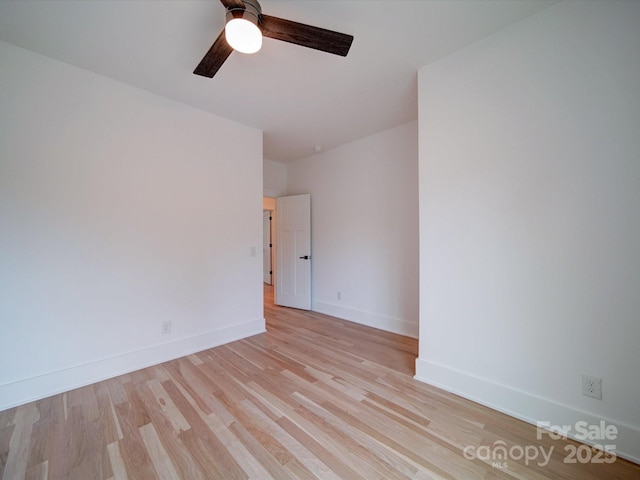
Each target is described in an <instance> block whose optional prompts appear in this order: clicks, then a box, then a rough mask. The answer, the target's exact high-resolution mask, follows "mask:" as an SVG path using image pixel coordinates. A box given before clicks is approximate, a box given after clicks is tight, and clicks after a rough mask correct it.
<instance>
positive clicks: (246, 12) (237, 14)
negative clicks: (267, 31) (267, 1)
mask: <svg viewBox="0 0 640 480" xmlns="http://www.w3.org/2000/svg"><path fill="white" fill-rule="evenodd" d="M243 3H244V8H240V7H235V6H231V7H229V8H227V18H226V21H227V22H229V21H230V20H233V19H234V18H244V19H246V20H249V21H250V22H252V23H255V24H256V25H259V24H260V15H262V7H260V4H259V3H258V2H257V1H256V0H244V2H243Z"/></svg>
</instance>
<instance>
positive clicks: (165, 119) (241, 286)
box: [0, 43, 264, 409]
mask: <svg viewBox="0 0 640 480" xmlns="http://www.w3.org/2000/svg"><path fill="white" fill-rule="evenodd" d="M0 65H2V68H1V69H0V322H1V334H0V409H4V408H6V407H9V406H12V405H16V404H20V403H23V402H26V401H29V400H31V399H34V398H38V397H42V396H46V395H49V394H52V393H55V392H59V391H64V390H69V389H71V388H73V387H75V386H79V385H82V384H88V383H92V382H94V381H96V380H99V379H102V378H106V377H110V376H113V375H116V374H119V373H123V372H126V371H131V370H134V369H137V368H140V367H142V366H145V365H150V364H154V363H158V362H160V361H163V360H167V359H169V358H174V357H178V356H181V355H184V354H186V353H190V352H194V351H198V350H202V349H205V348H208V347H210V346H214V345H219V344H221V343H225V342H228V341H230V340H233V339H236V338H240V337H245V336H247V335H251V334H254V333H258V332H260V331H263V330H264V319H263V313H262V287H261V283H262V258H261V256H260V255H256V256H255V257H251V256H250V252H251V247H256V248H258V250H257V251H258V252H259V251H260V250H259V247H260V245H261V242H262V239H261V235H262V217H261V215H262V212H261V210H262V209H261V202H262V134H261V132H260V131H258V130H255V129H251V128H247V127H244V126H241V125H238V124H235V123H232V122H230V121H227V120H224V119H221V118H219V117H215V116H213V115H211V114H208V113H205V112H202V111H199V110H196V109H193V108H191V107H188V106H186V105H183V104H180V103H176V102H173V101H169V100H166V99H163V98H161V97H158V96H155V95H152V94H150V93H147V92H144V91H141V90H138V89H135V88H132V87H129V86H126V85H123V84H120V83H117V82H115V81H112V80H109V79H106V78H103V77H100V76H98V75H95V74H92V73H90V72H87V71H84V70H80V69H77V68H75V67H71V66H69V65H66V64H63V63H59V62H56V61H53V60H50V59H47V58H45V57H42V56H39V55H36V54H33V53H31V52H28V51H26V50H22V49H18V48H15V47H13V46H10V45H8V44H6V43H0ZM163 321H171V322H172V331H171V333H170V334H168V335H161V324H162V322H163Z"/></svg>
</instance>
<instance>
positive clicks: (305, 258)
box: [298, 255, 311, 260]
mask: <svg viewBox="0 0 640 480" xmlns="http://www.w3.org/2000/svg"><path fill="white" fill-rule="evenodd" d="M298 258H299V259H300V260H309V259H310V258H311V256H310V255H305V256H304V257H298Z"/></svg>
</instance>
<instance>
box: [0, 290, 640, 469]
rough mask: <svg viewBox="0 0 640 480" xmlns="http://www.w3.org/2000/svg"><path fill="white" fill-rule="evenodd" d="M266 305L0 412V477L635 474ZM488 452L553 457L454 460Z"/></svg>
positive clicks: (406, 356)
mask: <svg viewBox="0 0 640 480" xmlns="http://www.w3.org/2000/svg"><path fill="white" fill-rule="evenodd" d="M270 301H271V302H272V293H271V290H270V289H267V290H266V305H265V315H266V318H267V328H268V332H267V333H265V334H261V335H257V336H254V337H251V338H248V339H245V340H241V341H237V342H233V343H230V344H228V345H224V346H221V347H217V348H212V349H210V350H206V351H203V352H200V353H197V354H195V355H191V356H189V357H185V358H181V359H178V360H174V361H171V362H167V363H164V364H162V365H158V366H155V367H151V368H147V369H144V370H141V371H137V372H134V373H131V374H128V375H123V376H120V377H117V378H114V379H111V380H107V381H104V382H100V383H97V384H94V385H90V386H88V387H84V388H81V389H78V390H74V391H71V392H68V393H64V394H61V395H56V396H53V397H50V398H47V399H44V400H40V401H37V402H33V403H30V404H27V405H23V406H21V407H18V408H14V409H10V410H6V411H4V412H0V477H1V478H3V479H6V480H17V479H22V478H28V479H44V478H50V479H81V480H87V479H108V478H114V479H120V478H131V479H133V478H139V479H143V480H148V479H154V478H166V479H180V478H183V479H204V478H212V479H224V478H234V479H236V478H237V479H247V478H252V479H260V480H262V479H268V478H275V479H291V478H319V479H323V480H324V479H337V478H342V479H352V478H353V479H366V480H372V479H378V478H380V479H406V478H414V479H430V478H434V479H439V478H446V479H475V478H483V479H498V478H509V479H511V478H519V479H585V480H588V479H594V480H595V479H608V478H620V479H638V478H640V467H638V466H637V465H634V464H632V463H629V462H626V461H624V460H621V459H618V460H616V461H615V462H614V463H613V464H579V463H578V464H566V463H564V462H563V459H564V458H565V456H566V452H565V451H564V447H565V446H566V445H569V443H568V442H562V441H556V442H554V441H551V440H550V439H548V437H546V436H545V437H544V438H543V439H542V440H539V441H538V440H536V429H535V427H532V426H530V425H527V424H525V423H523V422H520V421H518V420H515V419H513V418H510V417H507V416H505V415H502V414H500V413H497V412H495V411H492V410H490V409H488V408H484V407H482V406H479V405H477V404H475V403H472V402H469V401H466V400H464V399H461V398H459V397H456V396H455V395H451V394H448V393H446V392H443V391H441V390H438V389H436V388H433V387H431V386H428V385H425V384H422V383H420V382H417V381H415V380H413V379H412V375H413V373H414V370H413V368H414V361H415V358H416V356H417V341H416V340H413V339H410V338H406V337H401V336H399V335H393V334H389V333H385V332H381V331H379V330H374V329H371V328H367V327H363V326H360V325H356V324H353V323H349V322H345V321H340V320H336V319H334V318H331V317H328V316H325V315H321V314H317V313H312V312H303V311H298V310H290V309H282V308H278V307H274V306H273V304H272V303H270ZM496 442H504V444H505V445H506V447H507V448H508V449H510V448H512V447H514V446H515V447H518V446H520V447H525V446H533V448H540V447H542V448H545V451H548V450H549V448H550V447H553V448H554V452H553V455H552V457H551V460H550V462H549V464H548V465H546V466H539V465H538V464H537V462H536V461H534V462H529V465H526V464H525V463H526V462H525V461H524V460H520V461H517V460H515V459H513V458H508V459H506V460H504V461H502V462H500V463H501V465H499V466H497V465H496V466H492V464H491V460H487V461H482V460H480V459H478V458H475V459H472V460H468V459H466V458H465V457H464V455H463V451H464V449H465V447H468V446H471V447H472V448H475V447H479V446H485V447H492V446H495V445H498V444H499V443H498V444H496ZM571 445H575V444H571ZM513 452H515V453H517V452H518V450H513ZM515 456H517V455H515ZM499 467H503V468H499Z"/></svg>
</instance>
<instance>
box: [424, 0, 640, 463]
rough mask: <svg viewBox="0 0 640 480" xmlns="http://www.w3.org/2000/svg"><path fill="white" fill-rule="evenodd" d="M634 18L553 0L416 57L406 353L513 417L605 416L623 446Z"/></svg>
mask: <svg viewBox="0 0 640 480" xmlns="http://www.w3.org/2000/svg"><path fill="white" fill-rule="evenodd" d="M638 25H640V3H638V2H562V3H560V4H558V5H555V6H554V7H552V8H550V9H548V10H545V11H544V12H542V13H541V14H539V15H536V16H534V17H530V18H529V19H527V20H525V21H523V22H521V23H519V24H517V25H515V26H513V27H512V28H509V29H507V30H504V31H502V32H501V33H498V34H496V35H494V36H492V37H489V38H487V39H485V40H484V41H481V42H479V43H477V44H475V45H474V46H471V47H470V48H467V49H465V50H463V51H460V52H458V53H456V54H454V55H451V56H449V57H447V58H445V59H443V60H441V61H438V62H436V63H434V64H432V65H428V66H425V67H423V68H422V69H421V70H420V72H419V96H420V108H419V110H420V117H419V122H420V133H419V137H420V225H421V228H420V257H421V267H420V278H421V281H420V304H421V310H420V357H419V359H418V360H417V362H416V377H417V378H419V379H422V380H424V381H426V382H429V383H432V384H435V385H439V386H441V387H443V388H445V389H447V390H450V391H453V392H456V393H459V394H461V395H463V396H465V397H469V398H472V399H475V400H477V401H479V402H481V403H485V404H487V405H491V406H493V407H495V408H497V409H499V410H502V411H505V412H508V413H511V414H513V415H515V416H517V417H520V418H523V419H526V420H528V421H531V422H535V421H538V420H539V421H544V420H548V421H551V423H553V424H567V425H575V422H576V421H578V420H586V421H588V422H592V423H596V422H597V421H598V420H599V419H606V420H607V421H610V422H613V423H615V424H616V425H617V426H618V428H619V429H620V430H621V433H620V436H619V438H618V439H617V440H616V441H615V442H612V443H615V444H617V446H618V449H619V450H618V451H619V453H622V454H623V455H625V456H627V457H628V458H633V459H635V460H636V461H639V460H640V408H639V405H640V383H639V382H638V379H637V375H638V373H637V372H638V371H639V370H640V353H639V352H640V350H639V349H638V339H640V321H639V319H640V318H639V315H640V248H639V246H640V161H639V156H638V155H639V152H640V62H639V61H638V58H639V57H638V52H639V47H640V29H639V28H638ZM582 373H586V374H590V375H595V376H598V377H601V378H602V379H603V384H602V385H603V398H602V400H595V399H592V398H588V397H585V396H583V395H582V394H581V374H582ZM600 443H602V442H600Z"/></svg>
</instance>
